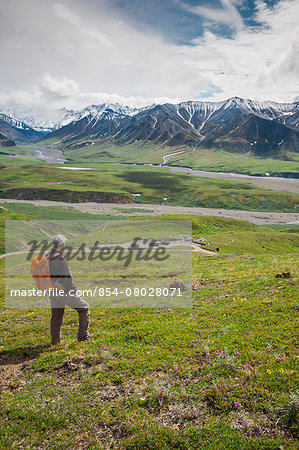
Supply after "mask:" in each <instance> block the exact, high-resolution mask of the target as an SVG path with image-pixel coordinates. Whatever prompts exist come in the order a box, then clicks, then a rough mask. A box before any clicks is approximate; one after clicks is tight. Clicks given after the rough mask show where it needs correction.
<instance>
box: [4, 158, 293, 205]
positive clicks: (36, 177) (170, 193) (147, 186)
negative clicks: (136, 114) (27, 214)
mask: <svg viewBox="0 0 299 450" xmlns="http://www.w3.org/2000/svg"><path fill="white" fill-rule="evenodd" d="M12 159H13V158H5V157H4V158H2V159H1V162H2V163H1V165H2V169H1V173H0V181H1V189H0V197H2V198H16V199H29V200H31V199H43V200H54V201H65V202H86V201H96V202H108V203H110V202H112V203H136V202H138V203H141V204H142V203H163V202H165V204H169V205H182V206H200V207H208V208H226V209H240V210H253V211H280V212H294V211H295V209H296V205H297V204H298V200H299V196H298V195H296V194H292V193H287V192H277V191H275V192H274V191H271V190H267V189H263V188H260V187H257V186H254V185H253V184H252V183H250V182H244V181H229V180H224V179H214V178H213V179H212V178H205V177H193V176H192V175H189V174H185V173H174V172H171V171H170V170H169V169H167V168H163V167H159V168H154V167H141V166H121V165H107V164H99V165H97V167H96V168H93V169H92V170H78V171H72V170H66V169H59V168H58V166H57V167H55V166H53V165H49V164H45V163H35V164H31V162H30V164H29V163H26V162H25V161H24V159H13V161H12ZM134 194H141V195H140V196H139V197H136V196H134Z"/></svg>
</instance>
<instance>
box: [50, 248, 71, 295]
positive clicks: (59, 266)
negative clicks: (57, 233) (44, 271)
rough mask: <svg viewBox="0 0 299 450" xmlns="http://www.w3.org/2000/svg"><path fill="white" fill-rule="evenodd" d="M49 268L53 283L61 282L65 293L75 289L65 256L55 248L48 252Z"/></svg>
mask: <svg viewBox="0 0 299 450" xmlns="http://www.w3.org/2000/svg"><path fill="white" fill-rule="evenodd" d="M49 268H50V274H51V279H52V280H53V281H54V283H55V282H57V283H59V284H62V285H63V287H64V291H65V293H66V294H67V293H68V292H69V291H70V290H74V292H75V291H76V290H77V288H76V286H75V283H74V280H73V276H72V272H71V269H70V267H69V265H68V262H67V260H66V257H65V256H64V255H63V253H62V252H61V251H59V250H57V249H55V248H53V249H52V250H51V251H50V253H49Z"/></svg>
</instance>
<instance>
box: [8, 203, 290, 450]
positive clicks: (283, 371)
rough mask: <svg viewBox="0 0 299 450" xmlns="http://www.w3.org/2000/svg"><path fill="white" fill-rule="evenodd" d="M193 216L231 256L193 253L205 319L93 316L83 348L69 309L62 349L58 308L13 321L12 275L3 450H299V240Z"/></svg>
mask: <svg viewBox="0 0 299 450" xmlns="http://www.w3.org/2000/svg"><path fill="white" fill-rule="evenodd" d="M26 206H27V205H26ZM5 207H8V208H9V207H10V206H9V205H5ZM40 211H41V210H40ZM35 212H37V210H35ZM3 214H4V215H3V217H6V218H9V217H12V215H13V214H17V213H13V212H10V211H6V212H5V213H3ZM14 217H15V218H18V217H19V218H24V216H16V215H15V216H14ZM27 217H28V216H27ZM164 218H165V219H169V218H187V216H168V217H165V216H164ZM188 218H191V219H192V222H193V233H194V235H195V236H205V237H206V239H208V240H209V241H210V242H211V243H212V244H213V245H216V244H217V245H218V246H219V248H220V251H221V253H219V254H215V255H206V254H199V253H194V255H193V308H192V309H180V310H171V309H155V310H148V309H133V310H132V309H131V310H126V309H120V310H119V309H115V310H113V309H96V310H92V319H91V332H92V333H93V336H92V338H91V339H90V340H89V341H88V342H81V343H77V342H76V330H77V316H76V314H75V313H74V312H73V311H70V310H67V312H66V315H65V319H64V328H63V341H62V344H61V345H59V346H53V347H51V345H50V344H49V320H50V311H49V310H44V309H38V310H5V309H4V307H3V306H4V303H3V294H4V291H3V289H4V284H3V283H4V280H3V278H2V284H1V294H2V308H1V311H0V314H1V322H2V323H1V324H2V331H1V342H0V364H1V368H2V372H1V379H0V390H1V407H0V416H1V422H2V425H4V427H3V428H2V431H1V434H0V447H1V448H2V447H3V448H16V447H20V446H22V447H24V448H33V447H39V448H48V447H51V448H54V447H55V448H109V447H110V448H111V447H114V448H124V449H141V448H152V449H154V448H163V449H168V448H181V449H186V450H187V449H188V450H189V449H194V450H195V449H198V448H204V449H211V450H212V449H213V450H214V449H220V448H227V449H236V450H239V449H242V450H243V449H247V450H251V449H265V450H266V449H267V450H268V449H278V448H287V449H295V448H298V447H297V444H296V441H295V436H296V424H297V419H298V415H297V414H298V413H297V408H298V397H297V396H296V386H297V385H298V378H297V373H296V362H297V358H296V340H295V337H294V327H293V318H294V314H295V312H296V309H297V305H296V301H295V299H296V294H298V293H297V292H296V276H297V275H296V253H295V252H296V241H297V242H298V236H299V234H298V232H297V233H296V229H292V230H290V231H291V232H287V231H286V230H285V229H283V230H282V231H280V230H277V229H272V228H269V227H259V226H257V225H253V224H250V223H248V222H245V221H237V220H233V219H226V218H215V217H199V216H193V217H190V216H188ZM153 220H155V219H153ZM283 228H284V227H283ZM0 264H1V272H2V274H3V264H4V263H3V260H0ZM282 271H284V272H287V271H290V272H291V278H289V279H279V278H275V275H276V274H277V273H278V272H282ZM103 344H105V345H106V347H105V348H104V349H102V348H101V346H102V345H103ZM8 443H9V444H8ZM7 445H9V446H7Z"/></svg>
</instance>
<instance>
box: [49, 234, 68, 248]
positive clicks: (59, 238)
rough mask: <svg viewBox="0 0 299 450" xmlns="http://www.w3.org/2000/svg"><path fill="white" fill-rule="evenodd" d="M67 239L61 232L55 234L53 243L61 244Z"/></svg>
mask: <svg viewBox="0 0 299 450" xmlns="http://www.w3.org/2000/svg"><path fill="white" fill-rule="evenodd" d="M66 241H67V238H66V237H65V236H63V235H62V234H56V236H54V237H53V241H52V242H53V243H55V244H56V243H58V245H63V244H65V243H66Z"/></svg>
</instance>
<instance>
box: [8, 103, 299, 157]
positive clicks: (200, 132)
mask: <svg viewBox="0 0 299 450" xmlns="http://www.w3.org/2000/svg"><path fill="white" fill-rule="evenodd" d="M8 112H13V114H14V117H13V116H11V115H8V114H7V113H8ZM0 133H1V134H2V135H3V136H5V137H7V138H8V139H12V140H14V141H16V142H18V143H24V142H27V143H28V142H36V141H38V140H41V143H43V145H47V143H51V144H52V145H55V143H56V144H57V146H58V147H60V148H62V147H68V148H69V149H70V148H78V147H88V146H89V145H92V144H95V143H99V144H111V143H113V144H115V145H128V144H132V143H134V142H136V141H143V142H152V143H153V144H162V145H168V146H174V145H187V146H193V147H199V146H201V147H205V148H216V149H223V150H226V151H230V152H238V153H246V154H251V155H257V156H266V157H267V156H271V157H281V158H284V159H291V157H290V155H289V152H291V153H293V152H299V102H294V103H276V102H257V101H253V100H246V99H242V98H239V97H234V98H230V99H228V100H226V101H222V102H202V101H188V102H182V103H179V104H170V103H166V104H163V105H150V106H147V107H144V108H130V107H128V106H123V105H119V104H106V103H103V104H100V105H90V106H88V107H86V108H84V109H81V110H77V111H75V110H67V109H60V110H58V111H56V112H55V113H53V114H52V115H51V116H48V117H41V116H38V117H37V116H34V115H33V114H31V113H29V114H28V112H27V114H26V113H24V112H22V110H21V109H14V110H8V109H6V110H5V111H4V113H2V114H0ZM86 151H88V150H86Z"/></svg>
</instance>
